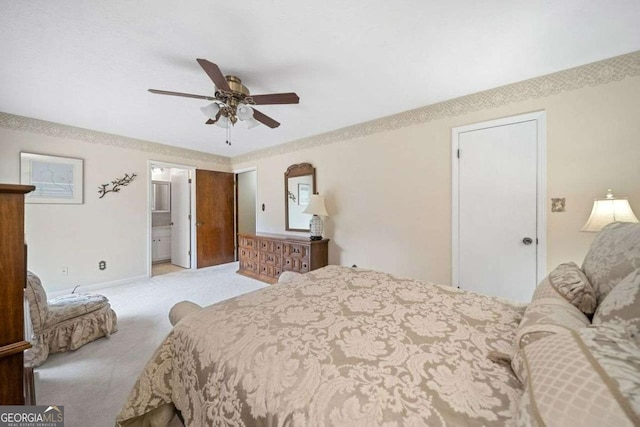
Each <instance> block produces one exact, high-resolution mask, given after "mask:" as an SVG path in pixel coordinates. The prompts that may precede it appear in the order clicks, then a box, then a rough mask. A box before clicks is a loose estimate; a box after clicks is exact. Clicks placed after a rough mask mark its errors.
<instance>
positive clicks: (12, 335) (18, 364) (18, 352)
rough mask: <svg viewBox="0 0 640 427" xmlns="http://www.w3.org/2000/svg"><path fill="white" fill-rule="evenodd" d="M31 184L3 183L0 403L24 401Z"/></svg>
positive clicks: (0, 209)
mask: <svg viewBox="0 0 640 427" xmlns="http://www.w3.org/2000/svg"><path fill="white" fill-rule="evenodd" d="M33 190H35V187H34V186H32V185H10V184H0V272H1V274H0V405H24V403H25V393H24V384H23V381H24V379H23V378H24V360H23V352H24V350H26V349H28V348H29V347H31V344H29V342H27V341H25V339H24V287H25V283H26V280H27V259H26V247H25V244H24V195H25V194H26V193H29V192H31V191H33Z"/></svg>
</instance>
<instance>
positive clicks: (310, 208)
mask: <svg viewBox="0 0 640 427" xmlns="http://www.w3.org/2000/svg"><path fill="white" fill-rule="evenodd" d="M302 213H306V214H312V215H313V217H312V218H311V221H310V222H309V229H310V231H311V240H322V231H323V228H324V224H323V223H322V218H320V216H329V214H328V213H327V208H326V207H325V206H324V196H321V195H319V194H312V195H311V200H309V204H308V205H307V207H306V209H305V210H304V211H302Z"/></svg>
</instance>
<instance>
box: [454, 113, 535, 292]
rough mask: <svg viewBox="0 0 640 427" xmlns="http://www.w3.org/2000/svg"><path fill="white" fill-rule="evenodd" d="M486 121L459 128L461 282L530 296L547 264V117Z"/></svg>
mask: <svg viewBox="0 0 640 427" xmlns="http://www.w3.org/2000/svg"><path fill="white" fill-rule="evenodd" d="M525 118H529V119H528V120H525ZM486 125H487V126H486V127H482V125H475V126H471V127H467V128H466V129H465V128H459V129H458V132H454V135H457V141H455V140H454V141H453V142H454V145H455V144H456V142H457V149H458V150H459V151H458V153H459V156H458V158H457V159H456V160H455V161H457V168H456V167H454V172H457V180H456V177H454V185H455V184H456V181H457V191H456V189H455V188H454V196H455V195H456V193H457V197H458V199H457V209H455V207H456V206H455V203H454V215H455V213H456V212H455V211H456V210H457V218H456V217H455V216H454V218H453V221H454V239H455V237H456V234H457V242H456V241H454V242H453V246H454V257H455V256H456V255H457V259H454V266H453V267H454V282H455V281H456V279H457V283H454V284H457V285H458V286H459V287H460V288H462V289H466V290H470V291H474V292H478V293H482V294H486V295H491V296H498V297H504V298H509V299H512V300H516V301H522V302H528V301H530V299H531V296H532V294H533V291H534V290H535V287H536V285H537V283H538V279H539V277H538V270H539V268H540V263H539V259H538V247H539V245H538V242H539V237H540V236H539V233H538V232H537V230H538V220H539V218H538V216H539V213H540V211H541V210H540V209H539V206H538V204H539V194H538V185H539V182H538V168H539V166H538V165H539V163H538V156H539V150H538V145H539V133H540V129H541V128H540V123H539V120H538V119H536V118H531V115H527V116H524V117H522V118H521V119H520V121H518V118H511V119H507V120H501V121H497V122H490V123H486ZM456 169H457V170H456ZM456 220H457V221H456ZM456 222H457V223H456ZM456 228H457V230H456ZM540 234H543V233H540ZM456 246H457V248H456ZM456 252H457V254H456ZM456 262H457V266H456ZM456 276H457V277H456Z"/></svg>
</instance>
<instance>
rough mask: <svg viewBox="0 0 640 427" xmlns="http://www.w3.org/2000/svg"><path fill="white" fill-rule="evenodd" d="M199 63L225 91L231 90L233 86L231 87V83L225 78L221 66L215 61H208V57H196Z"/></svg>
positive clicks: (219, 87)
mask: <svg viewBox="0 0 640 427" xmlns="http://www.w3.org/2000/svg"><path fill="white" fill-rule="evenodd" d="M196 61H198V64H200V66H201V67H202V69H203V70H204V72H205V73H207V75H208V76H209V78H210V79H211V80H213V83H214V84H215V85H216V87H217V88H218V89H220V90H223V91H225V92H231V88H230V87H229V83H227V79H225V78H224V74H222V71H220V68H218V66H217V65H216V64H214V63H213V62H210V61H207V60H206V59H196Z"/></svg>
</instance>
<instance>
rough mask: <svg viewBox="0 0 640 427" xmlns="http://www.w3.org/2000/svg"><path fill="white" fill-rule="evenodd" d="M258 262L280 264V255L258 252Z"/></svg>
mask: <svg viewBox="0 0 640 427" xmlns="http://www.w3.org/2000/svg"><path fill="white" fill-rule="evenodd" d="M260 264H269V265H280V255H278V254H272V253H269V252H260Z"/></svg>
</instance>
